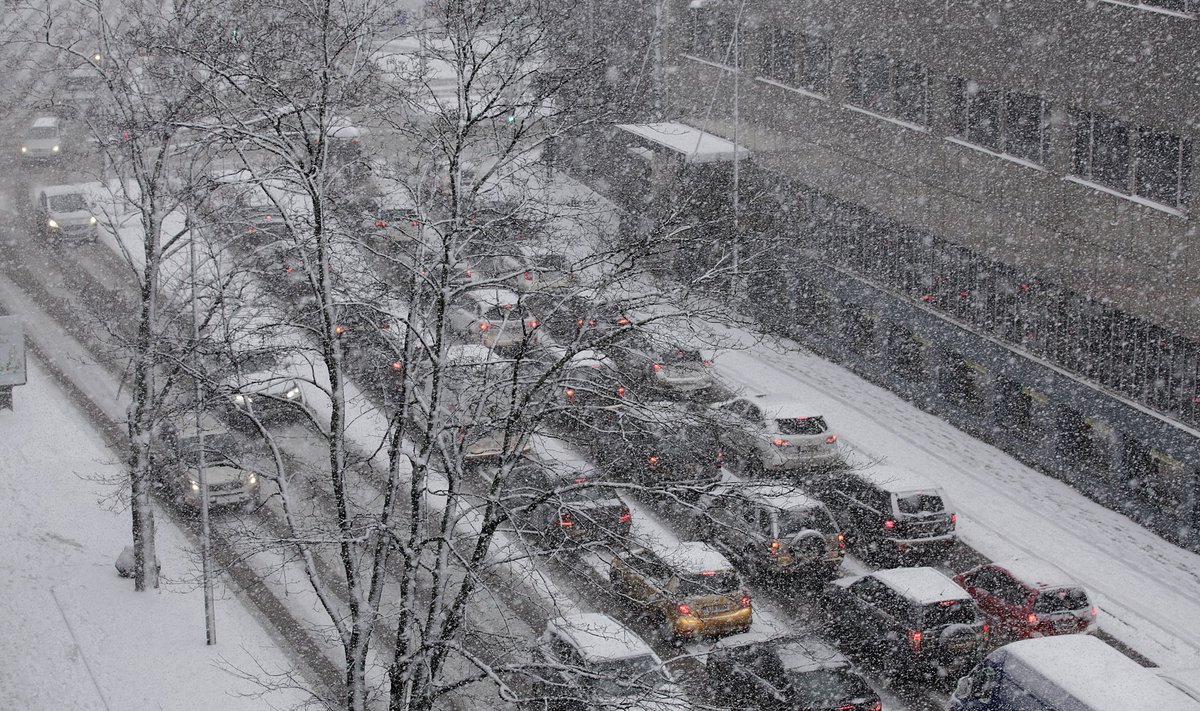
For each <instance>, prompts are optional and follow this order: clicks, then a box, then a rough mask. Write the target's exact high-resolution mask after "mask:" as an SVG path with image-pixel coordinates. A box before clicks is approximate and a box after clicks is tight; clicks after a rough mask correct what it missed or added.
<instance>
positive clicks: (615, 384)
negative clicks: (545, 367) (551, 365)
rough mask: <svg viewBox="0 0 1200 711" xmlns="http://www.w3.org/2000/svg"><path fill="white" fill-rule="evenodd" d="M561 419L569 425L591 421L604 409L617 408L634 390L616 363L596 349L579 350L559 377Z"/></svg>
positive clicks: (621, 406)
mask: <svg viewBox="0 0 1200 711" xmlns="http://www.w3.org/2000/svg"><path fill="white" fill-rule="evenodd" d="M558 388H559V393H560V395H559V399H558V403H557V404H558V406H559V407H560V408H561V417H560V420H561V421H562V422H563V423H564V424H566V425H567V426H568V427H570V426H572V425H573V424H575V423H579V422H585V423H586V422H591V421H592V420H593V419H594V418H596V417H598V416H599V413H600V411H603V410H609V411H614V410H619V409H621V408H623V407H625V405H626V404H627V403H628V401H629V398H630V397H632V395H633V393H632V392H631V391H630V389H629V388H628V387H627V386H626V385H625V381H624V378H623V377H622V374H621V373H620V371H618V370H617V367H616V365H615V364H614V363H613V362H612V361H611V360H609V359H608V358H607V357H606V356H604V355H603V354H601V353H597V352H595V351H588V350H585V351H580V352H578V353H576V354H575V355H573V356H572V357H571V358H570V360H569V361H568V362H567V363H566V364H565V365H564V366H563V368H562V372H561V374H560V376H559V380H558Z"/></svg>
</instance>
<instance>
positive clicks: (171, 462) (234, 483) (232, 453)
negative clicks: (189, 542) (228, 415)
mask: <svg viewBox="0 0 1200 711" xmlns="http://www.w3.org/2000/svg"><path fill="white" fill-rule="evenodd" d="M161 438H162V439H161V441H162V445H163V446H162V447H161V448H160V450H159V451H160V456H161V459H158V460H157V463H156V472H157V475H158V478H159V481H160V482H161V483H162V484H163V486H164V488H165V489H166V494H167V495H168V496H169V497H170V498H171V500H172V501H174V502H175V503H176V504H179V505H182V506H185V507H187V508H191V509H198V508H200V504H201V498H200V493H201V488H202V487H201V485H200V469H199V465H200V463H201V461H200V460H201V453H203V455H204V456H203V459H204V462H203V463H204V479H205V483H206V484H207V485H208V505H209V506H211V507H230V506H249V505H253V504H255V503H257V502H258V494H259V489H260V487H261V485H262V483H261V481H260V479H259V475H258V473H257V472H256V471H254V469H253V468H252V467H249V466H247V465H246V463H245V461H244V458H243V456H242V454H241V451H240V450H241V448H240V447H239V446H238V443H237V440H236V439H235V438H234V436H233V435H232V434H231V433H230V432H229V431H228V430H226V429H224V428H223V427H221V425H220V424H218V423H216V422H215V421H214V420H211V419H208V418H206V419H205V420H204V429H203V436H201V432H200V431H199V430H197V429H196V427H195V425H194V423H189V424H188V425H186V426H185V427H184V428H182V429H176V428H175V427H174V425H172V424H171V423H167V424H165V425H164V426H163V428H162V434H161Z"/></svg>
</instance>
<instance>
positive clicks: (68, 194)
mask: <svg viewBox="0 0 1200 711" xmlns="http://www.w3.org/2000/svg"><path fill="white" fill-rule="evenodd" d="M34 213H35V215H36V217H35V219H36V220H37V224H38V226H39V228H40V230H41V232H42V234H43V235H45V237H46V238H47V239H60V240H72V241H78V240H92V241H95V240H96V239H97V238H98V237H99V236H100V232H99V229H98V228H97V226H96V222H97V220H96V214H95V212H94V211H93V209H92V205H91V203H90V202H89V200H88V197H87V195H86V194H85V193H84V191H83V190H82V189H81V188H79V187H77V186H74V185H51V186H48V187H45V188H42V190H41V192H40V193H38V194H37V197H36V198H35V204H34Z"/></svg>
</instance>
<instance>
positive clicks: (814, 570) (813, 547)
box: [696, 481, 845, 582]
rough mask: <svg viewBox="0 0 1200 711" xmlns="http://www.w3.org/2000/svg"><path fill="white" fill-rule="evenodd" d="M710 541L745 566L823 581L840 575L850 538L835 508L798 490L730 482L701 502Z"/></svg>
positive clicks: (700, 514)
mask: <svg viewBox="0 0 1200 711" xmlns="http://www.w3.org/2000/svg"><path fill="white" fill-rule="evenodd" d="M696 509H697V514H696V516H697V522H698V526H699V529H700V531H701V532H703V533H704V534H705V535H704V536H703V537H705V538H706V539H711V540H712V542H713V543H714V545H716V546H717V547H719V548H721V549H722V550H724V551H725V552H726V553H727V554H728V555H729V556H730V557H731V558H732V559H733V560H734V561H736V562H737V563H739V564H740V565H742V566H744V567H747V568H753V569H754V570H756V571H759V572H763V573H767V574H789V575H797V576H803V577H807V578H809V579H811V580H815V581H818V582H823V581H825V580H828V579H830V578H831V577H833V576H835V575H836V574H837V571H838V570H839V569H840V568H841V565H842V558H843V557H844V555H845V551H844V548H845V543H844V537H843V535H842V533H841V531H840V529H839V528H838V525H837V522H836V521H834V519H833V516H832V515H831V514H830V513H829V509H827V508H825V505H824V504H822V503H821V502H820V501H817V500H816V499H813V498H811V497H809V496H807V495H805V494H804V493H803V492H802V491H800V490H799V489H797V488H796V487H795V486H793V485H788V484H781V483H778V482H766V481H759V482H726V483H723V484H722V485H720V486H719V487H717V488H715V489H714V490H713V491H712V492H711V493H709V494H705V495H704V496H702V497H700V500H699V501H698V502H697V503H696Z"/></svg>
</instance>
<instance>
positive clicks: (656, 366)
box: [650, 363, 663, 371]
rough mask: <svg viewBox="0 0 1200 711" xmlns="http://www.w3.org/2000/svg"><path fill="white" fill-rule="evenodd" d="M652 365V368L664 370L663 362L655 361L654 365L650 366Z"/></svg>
mask: <svg viewBox="0 0 1200 711" xmlns="http://www.w3.org/2000/svg"><path fill="white" fill-rule="evenodd" d="M650 367H651V368H653V369H654V370H655V371H660V370H662V369H663V364H662V363H655V364H654V365H652V366H650Z"/></svg>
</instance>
